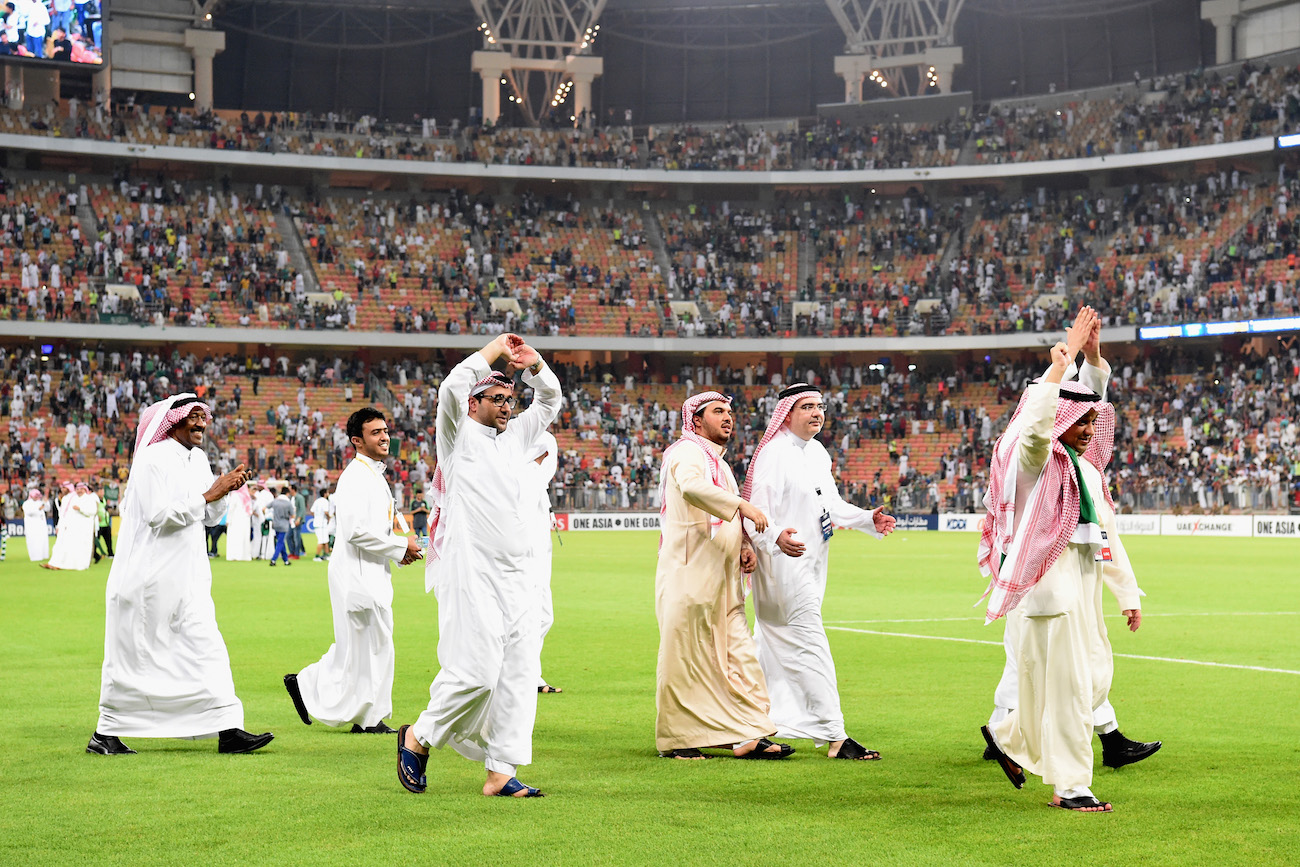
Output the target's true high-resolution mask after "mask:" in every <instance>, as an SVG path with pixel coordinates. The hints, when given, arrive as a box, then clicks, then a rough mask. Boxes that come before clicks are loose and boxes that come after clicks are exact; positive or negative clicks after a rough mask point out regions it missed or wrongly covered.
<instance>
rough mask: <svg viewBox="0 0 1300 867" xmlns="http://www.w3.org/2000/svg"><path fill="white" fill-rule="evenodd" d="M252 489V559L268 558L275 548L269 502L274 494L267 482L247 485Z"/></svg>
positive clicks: (272, 500) (273, 499)
mask: <svg viewBox="0 0 1300 867" xmlns="http://www.w3.org/2000/svg"><path fill="white" fill-rule="evenodd" d="M249 487H250V488H251V489H252V491H253V517H252V521H253V559H254V560H266V559H269V558H270V556H271V553H272V552H273V551H274V550H275V534H274V533H272V532H271V503H273V502H275V494H273V493H271V485H270V483H269V482H267V483H266V484H263V485H261V486H260V487H259V486H258V485H249Z"/></svg>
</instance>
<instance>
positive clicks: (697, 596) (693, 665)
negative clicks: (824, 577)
mask: <svg viewBox="0 0 1300 867" xmlns="http://www.w3.org/2000/svg"><path fill="white" fill-rule="evenodd" d="M733 421H734V420H733V417H732V412H731V402H730V400H729V399H727V398H726V397H724V396H723V395H721V394H719V393H717V392H705V393H704V394H699V395H696V396H694V397H692V398H690V399H689V400H687V401H686V403H685V404H684V405H683V407H682V436H681V439H679V440H678V441H677V442H675V443H673V444H672V445H671V446H669V447H668V449H667V450H666V451H665V452H664V461H663V468H662V471H661V475H660V502H661V504H662V505H661V507H660V533H661V536H660V543H659V567H658V570H657V571H656V573H655V616H656V618H657V619H658V621H659V664H658V670H657V677H656V684H655V708H656V711H657V713H656V718H655V746H656V748H657V749H658V750H659V755H660V756H662V757H664V758H674V759H702V758H708V757H707V756H705V755H704V754H703V753H701V752H700V749H701V748H706V749H708V748H731V750H732V753H733V755H735V756H736V757H737V758H748V759H782V758H785V757H786V756H788V755H790V754H791V753H792V752H794V749H793V748H792V747H790V746H789V745H787V744H774V743H772V742H771V741H769V740H768V739H767V736H768V735H772V734H774V733H775V732H776V726H775V725H774V724H773V723H772V720H771V719H770V718H769V717H768V709H769V707H770V702H769V701H768V697H767V683H766V681H764V679H763V670H762V669H761V668H760V667H759V665H758V657H757V655H756V653H755V650H754V640H753V638H752V637H751V636H750V634H749V627H748V624H747V623H746V621H745V595H744V587H743V585H742V581H743V578H742V575H741V572H742V569H743V570H744V571H746V572H750V571H753V569H754V566H755V564H756V560H755V558H754V551H753V548H751V547H750V545H749V543H748V541H747V540H745V539H744V536H743V531H742V528H741V519H742V518H748V519H749V520H750V521H753V522H754V524H755V526H756V527H757V528H758V529H759V531H760V532H761V531H762V530H764V529H766V527H767V518H766V517H765V516H764V515H763V513H762V512H760V511H759V510H758V509H756V508H754V507H753V506H752V505H750V504H749V503H748V502H746V501H745V500H742V499H741V498H740V496H739V493H738V489H737V487H736V480H735V478H734V477H733V476H732V473H731V468H730V467H729V466H727V463H726V461H725V460H724V459H723V455H724V454H725V452H726V443H727V441H728V440H729V439H731V431H732V425H733Z"/></svg>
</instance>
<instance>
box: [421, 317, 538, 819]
mask: <svg viewBox="0 0 1300 867" xmlns="http://www.w3.org/2000/svg"><path fill="white" fill-rule="evenodd" d="M497 361H505V362H507V363H509V364H511V365H513V366H514V367H516V368H521V369H525V370H524V375H523V380H524V383H525V384H527V385H529V386H531V387H532V388H533V391H534V399H533V404H532V406H531V407H529V408H528V409H527V410H525V411H524V412H522V413H521V414H520V415H519V417H518V418H517V419H515V420H514V421H513V422H511V421H510V420H511V416H512V415H513V414H514V409H515V398H514V380H513V379H511V378H508V377H507V376H505V375H503V374H500V373H494V372H493V371H492V367H491V365H492V364H493V363H494V362H497ZM560 400H561V392H560V381H559V380H558V379H557V378H556V376H555V374H554V373H553V372H551V370H550V368H548V367H547V366H546V363H545V362H544V361H542V358H541V356H540V355H538V354H537V350H535V349H533V348H532V347H531V346H529V345H528V344H526V343H524V341H523V339H522V338H520V337H518V336H517V335H514V334H502V335H501V336H499V337H498V338H496V339H495V340H493V341H492V342H491V343H489V344H488V345H487V346H485V347H483V348H482V349H480V350H479V351H478V352H476V353H474V354H472V355H470V356H469V357H468V358H467V359H465V360H464V361H462V362H461V363H460V364H458V365H456V367H455V368H453V369H452V371H451V373H449V374H448V375H447V378H446V379H444V380H443V382H442V386H441V387H440V388H439V389H438V416H437V448H438V467H437V471H436V472H435V474H434V478H433V481H432V483H431V484H432V486H433V491H434V504H435V512H434V516H433V518H432V522H431V524H430V527H429V547H428V551H427V554H428V560H427V562H426V564H425V570H426V577H425V583H426V587H428V588H431V589H432V590H433V591H434V593H435V594H436V595H437V598H438V663H439V665H440V666H441V668H440V670H439V672H438V675H437V677H435V678H434V681H433V684H432V686H430V687H429V706H428V708H427V709H426V710H425V711H424V713H422V714H421V715H420V718H419V719H418V720H417V721H416V722H415V724H414V725H404V726H401V727H400V729H399V730H398V744H397V748H398V761H397V775H398V779H399V781H400V782H401V784H402V785H403V786H404V787H405V788H406V789H407V790H409V791H411V792H416V793H420V792H423V791H424V790H425V787H426V785H427V784H426V779H425V766H426V764H427V763H428V759H429V749H430V748H432V747H438V748H441V747H442V746H444V745H446V744H450V745H451V747H452V749H454V750H456V752H458V753H460V754H461V755H462V756H464V757H465V758H467V759H470V760H471V761H476V762H483V765H484V768H485V769H486V771H487V779H486V781H485V782H484V784H483V794H484V795H500V796H504V797H509V796H513V797H526V798H535V797H540V796H541V795H542V793H541V792H540V791H538V790H537V789H534V788H530V787H528V786H525V785H524V784H523V783H521V782H519V780H518V779H516V778H515V770H516V768H518V766H520V765H527V764H529V763H531V762H532V755H533V724H534V722H535V720H536V717H537V679H538V678H539V677H540V676H541V623H540V620H541V612H540V606H539V604H538V590H537V581H536V577H535V575H534V574H533V573H532V571H531V570H530V569H529V554H530V552H531V545H530V543H529V534H528V532H527V524H528V521H529V517H530V515H529V513H530V506H529V504H528V502H527V499H528V498H527V497H526V489H525V484H526V483H525V482H524V478H523V474H522V472H521V467H522V465H523V463H524V461H525V459H526V454H527V450H528V449H529V448H530V447H531V446H532V445H533V443H535V442H537V440H538V438H539V437H540V435H541V433H542V432H543V431H545V430H546V429H547V428H548V427H549V426H550V424H551V422H553V421H555V417H556V416H557V415H558V414H559V411H560ZM507 422H510V424H509V426H508V427H507Z"/></svg>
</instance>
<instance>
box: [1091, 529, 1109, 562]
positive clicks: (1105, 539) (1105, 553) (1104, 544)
mask: <svg viewBox="0 0 1300 867" xmlns="http://www.w3.org/2000/svg"><path fill="white" fill-rule="evenodd" d="M1093 559H1094V560H1095V561H1096V562H1098V563H1109V562H1110V561H1111V556H1110V537H1109V536H1107V535H1106V531H1105V530H1102V531H1101V548H1100V549H1098V551H1097V553H1096V554H1095V555H1094V557H1093Z"/></svg>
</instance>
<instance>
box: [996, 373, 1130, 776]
mask: <svg viewBox="0 0 1300 867" xmlns="http://www.w3.org/2000/svg"><path fill="white" fill-rule="evenodd" d="M1030 388H1031V389H1033V390H1034V391H1033V393H1032V394H1031V397H1030V400H1029V402H1028V403H1027V404H1026V406H1025V409H1024V413H1025V415H1026V419H1027V420H1026V424H1025V429H1024V431H1023V433H1022V434H1021V437H1020V440H1019V442H1018V443H1017V449H1018V454H1017V460H1019V462H1020V463H1019V476H1020V481H1019V482H1018V487H1020V488H1024V487H1029V488H1035V487H1036V485H1037V484H1038V481H1039V478H1040V475H1041V472H1042V469H1043V467H1044V466H1045V465H1046V463H1047V461H1048V459H1049V457H1050V452H1051V430H1052V423H1053V421H1054V420H1055V417H1056V403H1057V400H1059V399H1060V397H1059V395H1060V386H1059V385H1057V384H1054V383H1042V384H1039V385H1033V386H1030ZM1079 469H1080V474H1081V475H1082V477H1083V483H1084V484H1085V485H1087V486H1088V493H1089V495H1090V496H1091V497H1092V502H1093V505H1094V506H1095V507H1096V509H1097V515H1098V519H1099V520H1100V521H1101V526H1100V527H1098V526H1097V525H1093V524H1080V525H1079V528H1078V530H1077V531H1076V532H1075V534H1074V536H1073V537H1072V538H1071V540H1070V543H1069V544H1068V545H1067V546H1066V547H1065V550H1064V551H1062V552H1061V555H1060V556H1059V557H1058V558H1057V559H1056V562H1055V563H1053V564H1052V566H1051V568H1049V569H1048V570H1047V572H1046V573H1044V575H1043V577H1042V578H1040V579H1039V580H1038V583H1037V584H1035V585H1034V586H1033V588H1032V589H1031V590H1030V591H1029V592H1028V593H1027V594H1025V597H1024V598H1023V599H1022V600H1020V603H1019V604H1018V605H1017V606H1016V607H1015V608H1014V609H1013V610H1012V611H1011V612H1009V613H1008V614H1007V629H1008V631H1014V634H1015V636H1016V637H1015V638H1014V639H1013V640H1014V643H1015V644H1016V645H1017V651H1016V659H1015V662H1016V664H1017V666H1018V671H1019V696H1018V700H1017V706H1016V708H1015V709H1014V710H1012V711H1011V712H1010V713H1009V714H1008V715H1007V716H1006V717H1005V718H1004V719H1002V720H1001V721H1000V722H997V723H994V724H993V725H991V726H989V728H990V730H991V731H992V732H993V736H994V737H995V738H996V739H997V742H998V745H999V746H1000V747H1001V748H1002V750H1003V752H1005V753H1006V754H1007V755H1008V756H1010V757H1011V758H1012V759H1013V760H1014V761H1015V762H1016V764H1018V765H1020V766H1021V767H1023V768H1024V769H1025V770H1026V771H1028V772H1029V773H1031V774H1038V775H1039V776H1041V777H1042V778H1043V782H1044V783H1046V784H1048V785H1050V786H1052V787H1053V788H1054V789H1055V790H1056V792H1057V794H1059V795H1062V797H1074V796H1075V795H1074V794H1066V793H1072V792H1076V791H1077V790H1081V789H1086V788H1087V787H1089V786H1091V785H1092V764H1093V754H1092V725H1093V711H1094V709H1096V708H1098V707H1100V706H1101V705H1102V704H1103V703H1104V702H1105V701H1106V698H1107V696H1108V694H1109V693H1110V684H1111V676H1112V660H1111V648H1110V639H1109V637H1108V636H1107V633H1106V623H1105V620H1104V619H1103V615H1102V600H1101V589H1102V585H1103V578H1102V575H1103V571H1104V570H1105V569H1106V568H1118V566H1112V563H1106V562H1102V561H1099V560H1097V559H1096V557H1097V552H1098V551H1099V550H1100V541H1099V540H1100V537H1101V531H1102V530H1104V531H1105V532H1106V533H1107V535H1108V537H1109V539H1111V540H1115V542H1116V543H1118V539H1119V534H1118V532H1117V530H1116V526H1115V516H1114V512H1113V511H1112V510H1111V509H1110V506H1109V505H1108V504H1107V503H1106V494H1105V482H1104V481H1103V479H1102V477H1101V473H1100V472H1098V471H1097V468H1096V467H1094V466H1093V465H1092V464H1091V463H1089V462H1088V461H1086V460H1083V459H1082V458H1080V459H1079ZM1028 499H1029V497H1028V496H1023V497H1022V496H1020V495H1019V493H1018V494H1017V498H1016V512H1017V515H1019V514H1020V513H1021V509H1022V506H1021V504H1022V503H1024V502H1026V501H1027V500H1028ZM1026 511H1028V510H1026ZM1017 539H1019V536H1017ZM1009 561H1010V557H1008V562H1009ZM1123 565H1125V566H1126V565H1127V557H1125V563H1124V564H1123Z"/></svg>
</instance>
